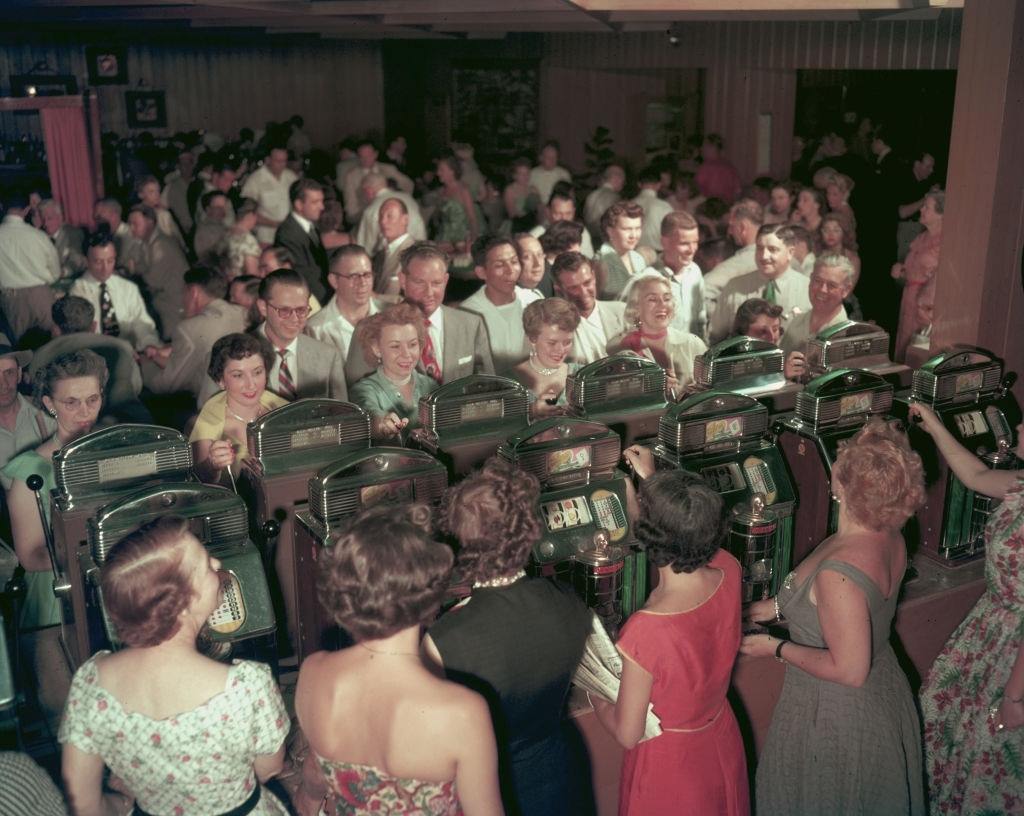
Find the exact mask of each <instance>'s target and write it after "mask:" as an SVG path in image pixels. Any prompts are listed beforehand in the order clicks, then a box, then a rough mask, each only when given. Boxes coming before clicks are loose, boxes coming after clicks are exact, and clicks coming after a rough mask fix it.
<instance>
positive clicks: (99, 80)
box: [85, 45, 128, 85]
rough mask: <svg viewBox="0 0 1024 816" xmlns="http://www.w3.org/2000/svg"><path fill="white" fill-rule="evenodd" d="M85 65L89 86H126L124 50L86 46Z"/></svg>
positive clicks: (126, 75) (120, 48)
mask: <svg viewBox="0 0 1024 816" xmlns="http://www.w3.org/2000/svg"><path fill="white" fill-rule="evenodd" d="M85 63H86V66H87V67H88V68H89V84H90V85H127V84H128V61H127V59H126V57H125V50H124V48H122V47H120V46H118V47H116V48H110V47H104V46H101V45H90V46H86V49H85Z"/></svg>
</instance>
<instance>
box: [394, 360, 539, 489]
mask: <svg viewBox="0 0 1024 816" xmlns="http://www.w3.org/2000/svg"><path fill="white" fill-rule="evenodd" d="M419 420H420V427H419V428H415V429H413V431H412V432H411V433H410V434H409V447H413V448H419V449H420V450H423V451H426V452H427V453H429V454H430V455H431V456H433V457H435V458H436V459H438V460H439V461H441V462H444V464H445V465H446V466H447V467H448V474H449V476H450V477H451V478H452V479H458V478H461V477H463V476H465V475H467V474H468V473H469V472H470V471H472V470H473V469H474V468H477V467H480V465H482V464H483V463H484V462H485V461H486V460H487V459H488V458H489V457H490V456H492V455H493V454H494V452H495V451H496V450H497V449H498V445H500V444H501V443H502V442H504V441H505V440H506V439H508V437H509V436H511V435H512V434H514V433H515V432H516V431H518V430H520V429H521V428H525V427H526V426H527V425H528V424H529V423H530V392H529V391H527V390H526V388H524V387H523V386H522V385H520V384H519V383H518V382H516V381H515V380H511V379H508V378H507V377H497V376H495V375H493V374H474V375H472V376H469V377H463V378H462V379H459V380H455V381H454V382H450V383H445V384H444V385H442V386H440V387H439V388H437V389H435V390H434V391H432V392H431V393H429V394H427V395H426V396H424V397H421V398H420V404H419Z"/></svg>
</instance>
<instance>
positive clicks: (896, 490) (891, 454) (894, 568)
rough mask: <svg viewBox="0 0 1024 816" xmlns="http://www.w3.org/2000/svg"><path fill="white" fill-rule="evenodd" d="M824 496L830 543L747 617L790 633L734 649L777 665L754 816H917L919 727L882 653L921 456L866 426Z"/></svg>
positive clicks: (899, 674) (902, 682)
mask: <svg viewBox="0 0 1024 816" xmlns="http://www.w3.org/2000/svg"><path fill="white" fill-rule="evenodd" d="M832 492H833V494H834V495H835V497H836V499H837V501H838V502H839V525H838V529H837V531H836V533H835V535H833V536H831V537H829V538H827V539H826V540H825V541H823V542H822V543H821V544H820V545H819V546H818V547H817V549H815V550H814V551H813V552H812V553H811V554H810V555H809V556H807V558H805V559H804V560H803V561H802V562H801V563H800V564H799V565H798V566H797V568H796V569H795V570H793V572H791V573H790V574H789V575H788V576H787V577H786V580H785V582H784V583H783V586H782V589H781V590H780V591H779V594H778V596H777V597H775V598H771V599H769V600H766V601H758V602H756V603H754V604H751V605H750V607H749V609H748V616H749V617H750V618H751V619H752V620H755V621H761V622H765V621H774V622H781V621H785V622H786V623H787V624H788V626H789V633H790V639H789V640H786V639H779V638H776V637H773V636H771V635H767V634H752V635H747V636H746V637H745V638H744V639H743V644H742V646H741V649H740V650H741V652H743V653H744V654H748V655H753V656H757V657H767V656H774V657H775V658H777V659H778V660H780V661H782V662H783V663H785V664H786V679H785V683H784V685H783V688H782V696H781V697H780V698H779V702H778V704H777V705H776V707H775V712H774V715H773V716H772V724H771V728H770V729H769V731H768V738H767V740H766V742H765V746H764V748H763V750H762V751H761V755H760V760H759V764H758V769H757V812H758V813H765V814H783V813H785V814H788V816H807V815H808V814H822V816H824V815H825V814H829V816H832V814H838V813H842V814H844V816H855V814H864V816H885V814H908V813H909V814H923V813H924V812H925V803H924V786H923V780H922V774H921V726H920V720H919V719H918V715H917V710H916V708H915V707H914V698H913V695H912V694H911V692H910V684H909V683H908V682H907V678H906V677H905V676H904V674H903V671H902V670H901V669H900V667H899V664H898V663H897V662H896V655H895V654H894V652H893V650H892V646H891V645H890V643H889V635H890V630H891V627H892V620H893V616H894V615H895V613H896V600H897V598H898V596H899V591H900V583H901V581H902V580H903V573H904V571H905V570H906V566H907V552H906V547H905V545H904V542H903V538H902V536H901V534H900V528H901V527H902V526H903V524H904V522H905V521H906V520H907V519H908V518H909V517H910V516H911V515H912V514H913V513H914V511H915V510H916V508H917V507H919V506H920V505H921V503H922V502H923V501H924V477H923V473H922V468H921V460H920V457H918V455H917V454H916V453H914V452H913V451H911V450H910V445H909V443H908V442H907V438H906V435H905V434H903V433H902V432H901V431H899V430H896V429H895V428H893V427H891V426H889V425H887V424H885V423H884V422H882V421H881V420H876V421H873V422H870V423H868V425H866V426H865V427H864V428H863V429H862V430H861V431H860V432H859V433H858V434H857V435H856V436H854V437H853V438H852V439H851V440H850V441H849V442H848V443H847V444H846V445H845V446H844V447H843V448H842V450H841V452H840V454H839V456H838V457H837V459H836V463H835V466H834V467H833V471H832Z"/></svg>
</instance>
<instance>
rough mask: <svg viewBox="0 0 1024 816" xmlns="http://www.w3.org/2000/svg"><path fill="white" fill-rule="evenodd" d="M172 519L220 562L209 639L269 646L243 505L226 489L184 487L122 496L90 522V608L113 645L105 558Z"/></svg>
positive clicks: (264, 593)
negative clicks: (182, 521) (183, 522)
mask: <svg viewBox="0 0 1024 816" xmlns="http://www.w3.org/2000/svg"><path fill="white" fill-rule="evenodd" d="M171 514H173V515H177V516H183V517H184V518H186V519H187V520H188V525H189V530H190V532H191V533H192V534H193V535H195V537H196V538H198V539H199V541H200V543H202V545H203V546H204V547H206V548H207V549H208V550H209V551H210V554H211V555H213V556H214V557H215V558H218V559H219V560H220V562H221V577H222V581H223V586H222V590H221V592H222V596H221V604H220V606H219V607H218V608H217V609H216V610H214V612H213V614H212V615H211V616H210V618H209V620H208V627H207V632H208V636H209V639H210V640H211V641H212V642H213V643H216V644H223V645H224V646H233V645H235V644H239V643H241V642H243V641H253V640H255V639H257V638H267V639H268V640H270V641H271V643H272V642H273V635H274V632H275V630H276V628H277V622H276V620H275V618H274V608H273V605H272V603H271V600H270V590H269V588H268V587H267V577H266V573H265V572H264V569H263V557H262V554H261V553H260V551H259V549H258V548H257V546H256V544H254V543H253V541H252V539H251V538H249V512H248V509H247V508H246V506H245V502H244V501H243V500H242V499H241V497H239V496H238V495H237V494H235V493H234V492H232V491H231V490H228V489H227V488H224V487H219V486H215V485H205V484H199V483H196V482H182V483H173V484H158V485H152V486H150V487H147V488H144V489H143V490H139V491H136V492H134V493H130V494H128V495H127V496H122V497H120V498H119V499H117V500H115V501H113V502H111V503H110V504H107V505H104V506H103V507H101V508H100V509H99V510H98V511H97V512H96V514H95V515H94V516H93V517H92V518H90V519H89V555H90V559H91V561H92V563H93V564H94V565H95V567H94V569H93V570H92V571H91V574H92V575H93V576H94V579H95V580H94V581H93V582H92V599H93V605H94V608H95V610H96V613H97V616H98V617H99V618H100V619H101V620H102V622H103V627H104V629H105V631H106V634H107V638H108V639H109V642H110V643H111V645H113V646H115V647H116V646H117V643H118V640H117V633H116V632H115V631H114V629H113V626H112V625H111V623H110V620H109V619H108V618H107V615H106V612H105V611H104V609H103V597H102V592H101V590H100V583H99V576H100V574H101V573H102V570H103V564H104V562H105V561H106V558H107V554H108V553H109V552H110V550H111V549H112V548H113V547H114V545H115V544H117V543H118V542H119V541H120V540H121V539H123V538H124V537H125V536H126V535H128V534H129V533H131V532H133V531H134V530H136V529H138V528H139V527H140V526H142V525H143V524H146V523H147V522H150V521H154V520H155V519H157V518H159V517H161V516H166V515H171ZM270 653H271V654H273V652H270Z"/></svg>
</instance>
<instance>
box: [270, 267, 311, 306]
mask: <svg viewBox="0 0 1024 816" xmlns="http://www.w3.org/2000/svg"><path fill="white" fill-rule="evenodd" d="M278 283H280V284H282V285H284V286H304V287H306V288H307V289H308V288H309V284H308V283H306V279H305V278H304V277H302V275H300V274H299V273H298V272H296V271H295V270H294V269H275V270H274V271H273V272H271V273H270V274H269V275H267V276H266V277H265V278H264V279H263V280H262V281H261V282H260V300H269V299H270V293H271V292H272V291H273V289H274V285H275V284H278Z"/></svg>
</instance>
